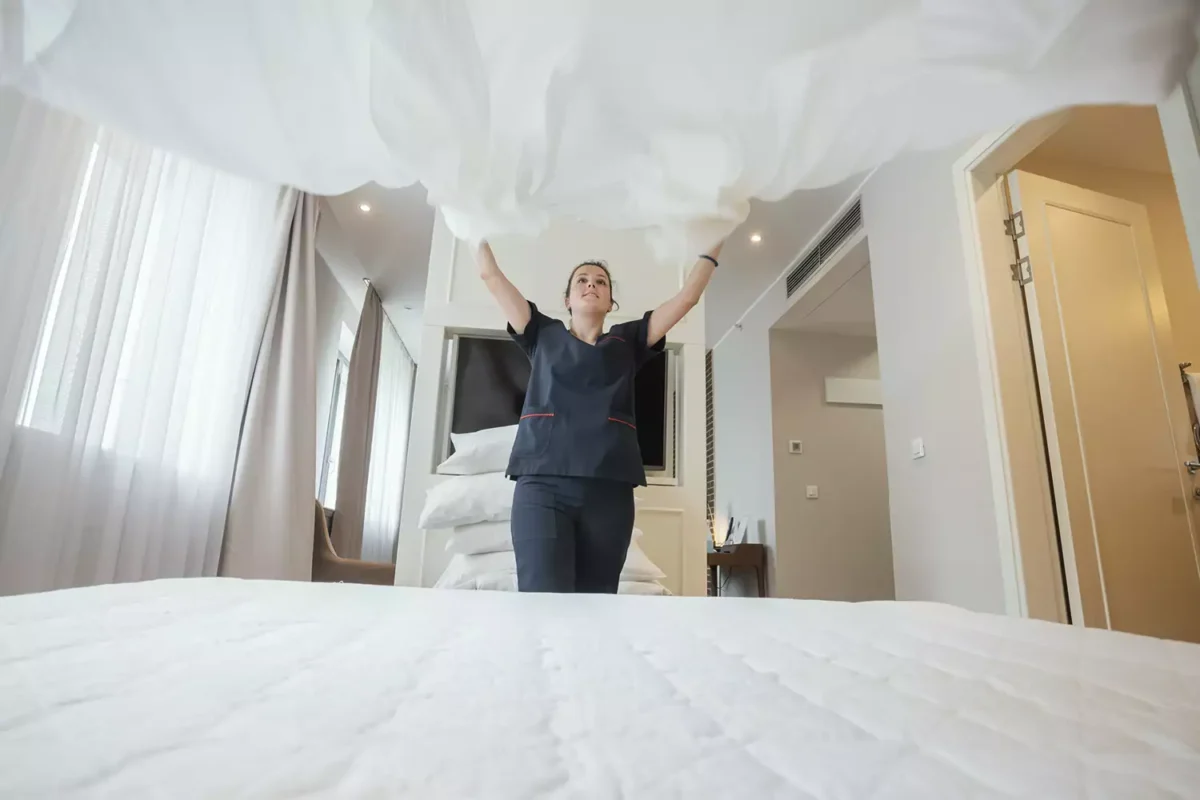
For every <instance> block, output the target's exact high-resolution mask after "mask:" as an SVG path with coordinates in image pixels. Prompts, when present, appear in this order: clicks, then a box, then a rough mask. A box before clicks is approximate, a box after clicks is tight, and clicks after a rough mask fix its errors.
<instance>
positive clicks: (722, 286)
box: [704, 175, 862, 347]
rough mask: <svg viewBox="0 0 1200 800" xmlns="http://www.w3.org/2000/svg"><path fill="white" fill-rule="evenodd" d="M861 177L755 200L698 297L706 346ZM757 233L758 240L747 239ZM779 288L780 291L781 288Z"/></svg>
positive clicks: (851, 193) (790, 259)
mask: <svg viewBox="0 0 1200 800" xmlns="http://www.w3.org/2000/svg"><path fill="white" fill-rule="evenodd" d="M861 182H862V176H858V175H856V176H854V177H852V178H850V179H848V180H846V181H843V182H842V183H839V184H836V185H834V186H829V187H826V188H824V189H808V190H804V191H799V192H796V193H794V194H792V195H790V196H789V197H786V198H784V199H783V200H779V201H776V202H774V203H763V202H758V201H755V202H754V203H752V204H751V210H750V217H749V218H748V219H747V220H746V222H745V223H744V224H743V225H742V227H741V228H739V229H738V230H737V231H736V232H735V233H734V234H733V236H732V237H731V238H730V240H729V242H728V244H727V245H726V246H725V249H724V251H722V253H721V268H720V269H719V270H717V273H716V275H714V276H713V280H712V283H711V285H710V286H709V289H708V292H707V294H705V298H704V327H705V340H706V341H707V343H708V346H709V347H711V346H713V345H714V344H716V343H717V341H718V340H719V339H720V338H721V337H722V336H723V335H724V334H725V332H726V331H728V330H729V329H730V328H731V327H733V324H734V323H735V322H737V321H738V319H739V318H740V317H741V316H742V314H744V313H745V312H746V309H748V308H750V306H751V305H753V304H754V302H755V301H756V300H758V298H759V297H760V296H761V295H762V293H763V292H764V291H766V289H767V287H768V286H770V285H771V284H772V283H774V282H775V280H776V279H777V278H778V277H779V276H780V274H781V273H782V272H783V271H784V270H785V269H786V268H787V267H788V266H790V265H791V264H792V262H793V261H795V260H796V258H797V257H798V256H799V255H800V254H801V252H802V251H804V250H805V249H806V248H807V247H808V245H809V244H810V243H811V242H812V240H813V237H815V236H816V235H817V234H818V233H819V232H820V231H821V229H822V228H823V227H824V226H825V224H826V223H828V222H829V221H830V219H832V218H833V216H834V215H835V214H836V213H837V212H838V210H839V209H840V208H841V207H842V206H843V205H844V204H845V203H846V201H847V200H849V199H850V198H851V197H853V196H854V194H855V192H857V191H858V187H859V184H860V183H861ZM754 233H758V234H759V235H761V236H762V241H761V242H758V243H754V242H751V241H750V236H751V234H754ZM781 291H782V290H781Z"/></svg>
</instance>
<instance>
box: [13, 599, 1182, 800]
mask: <svg viewBox="0 0 1200 800" xmlns="http://www.w3.org/2000/svg"><path fill="white" fill-rule="evenodd" d="M0 796H3V797H25V798H29V797H46V798H66V797H85V796H86V797H122V798H124V797H148V796H153V797H170V798H173V799H178V798H189V797H243V796H244V797H299V796H304V797H402V798H415V799H417V800H431V799H432V798H489V800H494V799H496V798H514V799H516V798H520V800H531V799H536V798H549V797H556V798H565V797H571V798H655V799H657V798H667V797H681V798H682V797H686V798H710V797H711V798H723V799H727V798H731V797H736V798H792V797H795V798H831V799H832V798H839V799H840V800H845V799H847V798H860V797H862V798H866V797H870V798H875V799H876V800H884V799H885V798H920V799H921V800H928V799H929V798H966V797H1001V796H1002V797H1036V798H1040V799H1042V800H1045V799H1046V798H1081V797H1089V798H1107V797H1114V798H1115V797H1122V798H1139V800H1147V799H1148V798H1157V797H1197V796H1200V646H1196V645H1190V644H1181V643H1170V642H1163V641H1157V640H1152V639H1142V638H1137V637H1133V636H1126V635H1121V634H1114V633H1109V632H1106V631H1085V630H1081V629H1075V628H1070V627H1066V626H1059V625H1049V624H1044V623H1038V622H1029V621H1022V620H1014V619H1006V618H1000V617H989V616H980V615H975V614H971V613H968V612H965V611H959V610H956V609H952V608H947V607H941V606H927V605H908V604H897V603H883V604H865V605H839V604H826V603H815V602H800V601H787V600H737V599H721V600H716V599H708V598H686V599H685V598H660V597H652V598H637V597H619V596H618V597H595V596H591V597H588V596H554V595H517V594H509V593H504V592H440V591H430V590H420V589H396V588H379V587H366V586H351V585H338V584H284V583H249V582H235V581H222V580H194V581H165V582H155V583H144V584H139V585H125V586H113V587H99V588H94V589H79V590H72V591H67V592H60V593H55V594H46V595H25V596H20V597H11V598H0Z"/></svg>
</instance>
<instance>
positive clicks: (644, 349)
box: [613, 311, 667, 369]
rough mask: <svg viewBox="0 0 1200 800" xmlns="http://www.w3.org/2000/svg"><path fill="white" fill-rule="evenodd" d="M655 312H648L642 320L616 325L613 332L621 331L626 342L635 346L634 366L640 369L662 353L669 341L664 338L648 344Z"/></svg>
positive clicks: (620, 334)
mask: <svg viewBox="0 0 1200 800" xmlns="http://www.w3.org/2000/svg"><path fill="white" fill-rule="evenodd" d="M653 313H654V312H653V311H647V312H646V313H645V314H643V315H642V318H641V319H637V320H634V321H632V322H623V323H621V324H620V325H614V326H613V331H614V332H615V331H617V330H618V329H619V330H620V333H619V334H618V335H619V336H621V338H623V339H625V341H627V342H629V343H630V344H631V345H633V353H634V364H635V365H636V366H637V367H638V368H639V369H640V368H641V366H642V365H643V364H645V363H646V362H647V361H649V360H650V359H652V358H654V357H655V356H656V355H658V354H659V353H661V352H662V351H663V350H664V349H666V346H667V339H666V337H665V336H664V337H663V338H661V339H659V340H658V341H657V342H655V343H654V344H653V346H651V345H647V344H646V339H647V338H648V337H649V333H650V315H651V314H653Z"/></svg>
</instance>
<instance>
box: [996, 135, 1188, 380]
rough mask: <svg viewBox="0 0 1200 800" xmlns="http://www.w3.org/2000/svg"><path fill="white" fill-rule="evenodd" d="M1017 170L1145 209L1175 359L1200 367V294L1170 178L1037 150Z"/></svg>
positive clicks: (1173, 186)
mask: <svg viewBox="0 0 1200 800" xmlns="http://www.w3.org/2000/svg"><path fill="white" fill-rule="evenodd" d="M1164 166H1166V165H1164ZM1017 168H1018V169H1022V170H1025V171H1027V172H1033V173H1035V174H1037V175H1042V176H1044V177H1047V178H1051V179H1053V180H1056V181H1062V182H1063V183H1070V184H1072V185H1075V186H1079V187H1080V188H1083V189H1089V190H1091V191H1093V192H1100V193H1101V194H1106V195H1109V196H1111V197H1118V198H1121V199H1124V200H1129V201H1131V202H1134V203H1139V204H1141V205H1143V206H1145V207H1146V211H1147V212H1148V213H1149V215H1150V228H1151V233H1152V234H1153V237H1154V250H1155V256H1156V257H1157V259H1158V267H1159V271H1160V272H1161V273H1162V282H1163V292H1164V293H1165V294H1166V297H1167V311H1168V314H1169V315H1170V317H1171V333H1172V337H1173V341H1174V346H1175V350H1176V355H1177V358H1176V360H1177V361H1191V362H1193V363H1198V364H1200V289H1198V288H1197V286H1196V271H1195V268H1194V265H1193V264H1192V253H1191V248H1190V247H1189V243H1188V236H1187V230H1186V229H1185V227H1184V222H1183V213H1182V212H1181V211H1180V209H1179V198H1178V197H1177V195H1176V193H1175V181H1174V180H1172V178H1171V176H1170V175H1169V174H1165V175H1164V174H1157V173H1152V172H1142V171H1136V170H1126V169H1111V168H1106V167H1099V166H1095V165H1092V164H1078V163H1071V162H1068V161H1063V160H1061V159H1051V158H1045V157H1043V156H1042V155H1041V154H1039V153H1038V151H1036V150H1035V151H1034V152H1033V153H1032V154H1030V155H1029V156H1027V157H1026V158H1024V159H1023V160H1022V161H1021V162H1020V163H1019V164H1018V165H1017Z"/></svg>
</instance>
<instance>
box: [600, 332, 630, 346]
mask: <svg viewBox="0 0 1200 800" xmlns="http://www.w3.org/2000/svg"><path fill="white" fill-rule="evenodd" d="M609 339H616V340H617V341H618V342H621V343H622V344H623V343H624V342H625V340H624V339H622V338H621V337H620V336H613V335H611V334H609V335H608V336H605V337H604V339H602V340H601V341H607V340H609Z"/></svg>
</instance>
